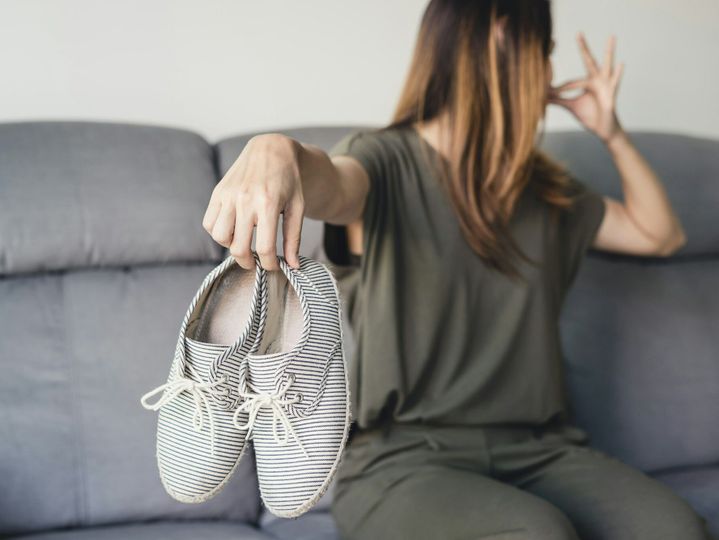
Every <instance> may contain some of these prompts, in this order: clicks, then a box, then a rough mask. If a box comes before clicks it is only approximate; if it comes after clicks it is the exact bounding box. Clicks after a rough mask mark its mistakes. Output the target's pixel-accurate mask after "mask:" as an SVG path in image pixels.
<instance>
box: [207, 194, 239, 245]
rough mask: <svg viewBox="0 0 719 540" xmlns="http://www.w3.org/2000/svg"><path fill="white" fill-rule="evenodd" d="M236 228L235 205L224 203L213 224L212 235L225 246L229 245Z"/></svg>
mask: <svg viewBox="0 0 719 540" xmlns="http://www.w3.org/2000/svg"><path fill="white" fill-rule="evenodd" d="M234 230H235V205H233V204H222V206H221V208H220V212H219V214H218V216H217V220H215V223H214V225H213V226H212V232H211V233H210V235H211V236H212V238H213V239H214V240H215V242H217V243H218V244H220V245H221V246H224V247H229V245H230V243H231V242H232V234H233V232H234Z"/></svg>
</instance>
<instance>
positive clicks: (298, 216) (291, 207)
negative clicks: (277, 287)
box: [282, 197, 305, 268]
mask: <svg viewBox="0 0 719 540" xmlns="http://www.w3.org/2000/svg"><path fill="white" fill-rule="evenodd" d="M304 212H305V209H304V202H303V201H302V200H300V199H299V198H297V197H296V198H294V199H293V200H292V201H291V202H290V204H288V205H287V207H286V208H285V211H284V213H283V217H282V237H283V247H282V250H283V253H284V254H285V260H287V262H288V263H289V265H290V266H292V267H293V268H299V267H300V259H299V253H300V238H301V236H302V219H303V217H304Z"/></svg>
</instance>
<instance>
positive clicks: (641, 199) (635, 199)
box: [606, 130, 686, 252]
mask: <svg viewBox="0 0 719 540" xmlns="http://www.w3.org/2000/svg"><path fill="white" fill-rule="evenodd" d="M606 145H607V149H608V150H609V153H610V154H611V156H612V159H613V160H614V164H615V165H616V167H617V170H618V171H619V175H620V177H621V180H622V190H623V192H624V205H625V207H626V209H627V213H628V215H629V217H630V218H631V219H632V221H634V223H635V224H636V226H637V227H638V228H639V229H641V230H642V231H643V232H644V233H645V234H646V235H647V236H648V237H649V238H652V239H653V240H654V241H655V242H657V245H658V246H659V251H660V252H672V251H674V250H675V249H676V248H678V247H679V246H681V245H682V244H684V242H685V241H686V236H685V234H684V230H683V229H682V226H681V223H680V221H679V219H678V218H677V216H676V214H675V213H674V210H673V208H672V206H671V203H670V201H669V198H668V197H667V194H666V192H665V191H664V187H663V186H662V183H661V181H660V180H659V178H658V177H657V175H656V174H655V173H654V171H653V170H652V168H651V166H650V165H649V163H647V161H646V160H645V159H644V157H643V156H642V155H641V154H640V153H639V151H638V150H637V148H636V147H635V146H634V144H633V143H632V141H631V139H630V138H629V135H628V134H627V133H626V132H625V131H624V130H620V131H618V132H617V133H616V134H615V135H613V136H612V138H611V139H610V140H608V141H607V143H606Z"/></svg>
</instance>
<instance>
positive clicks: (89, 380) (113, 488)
mask: <svg viewBox="0 0 719 540" xmlns="http://www.w3.org/2000/svg"><path fill="white" fill-rule="evenodd" d="M213 266H214V264H207V263H205V264H186V265H168V266H143V267H137V268H132V269H128V270H122V269H118V270H109V269H106V270H103V271H98V270H76V271H73V272H59V273H52V274H47V275H39V276H35V275H33V276H17V277H13V278H6V279H0V319H1V320H2V324H0V359H2V362H1V367H2V376H0V411H2V414H0V478H2V481H3V489H2V490H0V536H2V534H3V533H4V534H10V533H14V534H19V533H21V532H32V531H38V530H44V529H52V528H58V527H78V526H98V525H105V524H110V523H118V522H133V521H143V520H148V519H155V520H157V519H210V518H212V519H215V518H217V519H229V520H235V521H243V522H248V523H256V521H257V519H258V514H259V505H260V501H259V492H258V487H257V481H256V477H255V472H254V463H253V459H252V454H251V453H248V454H246V455H245V457H244V458H243V462H242V463H241V465H240V467H239V469H238V471H237V472H236V473H235V476H234V477H233V479H232V480H231V481H230V483H229V484H228V485H227V486H226V487H225V488H224V490H223V491H222V492H221V493H220V494H219V495H218V496H217V497H215V498H213V499H212V500H210V501H209V502H206V503H203V504H199V505H187V504H182V503H178V502H175V501H174V500H173V499H171V498H170V497H169V495H167V494H166V493H165V491H164V489H163V487H162V485H161V483H160V479H159V474H158V470H157V465H156V460H155V431H156V425H157V424H156V422H157V414H156V413H154V412H151V411H147V410H145V409H143V408H142V406H141V405H140V402H139V400H140V397H141V396H142V394H144V393H145V392H147V391H149V390H150V389H152V388H154V387H156V386H158V385H159V384H162V383H164V382H165V381H166V379H167V374H168V370H169V366H170V362H171V360H172V356H173V354H174V351H175V345H176V342H177V337H178V332H179V328H180V323H181V320H182V318H183V316H184V315H185V311H186V309H187V307H188V305H189V303H190V301H191V299H192V296H193V295H194V293H195V291H196V290H197V287H198V286H199V285H200V283H201V282H202V279H203V278H204V277H205V275H206V274H207V273H208V272H209V271H210V270H211V269H212V268H213Z"/></svg>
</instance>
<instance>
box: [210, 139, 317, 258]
mask: <svg viewBox="0 0 719 540" xmlns="http://www.w3.org/2000/svg"><path fill="white" fill-rule="evenodd" d="M300 146H301V145H300V143H298V142H297V141H295V140H294V139H291V138H290V137H286V136H285V135H282V134H279V133H269V134H263V135H258V136H255V137H253V138H252V139H250V141H249V142H248V143H247V144H246V145H245V148H244V149H243V150H242V153H241V154H240V156H239V157H238V158H237V160H236V161H235V163H234V164H233V165H232V167H230V170H229V171H227V174H225V176H224V177H223V178H222V180H220V182H219V183H218V184H217V185H216V186H215V189H214V190H213V192H212V196H211V198H210V202H209V204H208V206H207V210H206V211H205V216H204V217H203V219H202V226H203V227H204V228H205V230H206V231H207V232H208V233H210V235H211V236H212V238H213V239H214V240H215V241H216V242H217V243H219V244H221V245H222V246H224V247H226V248H229V250H230V254H231V255H232V256H233V257H234V258H235V260H236V261H237V263H238V264H239V265H240V266H241V267H243V268H246V269H251V268H254V265H255V262H254V257H253V255H252V236H253V233H254V231H255V228H256V229H257V237H256V239H255V251H257V254H258V255H259V258H260V263H261V265H262V268H264V269H265V270H278V269H279V265H278V261H277V250H276V245H277V231H278V228H279V225H278V222H279V219H280V214H282V216H283V218H282V235H283V251H284V255H285V259H286V260H287V263H288V264H289V265H290V266H292V267H294V268H299V264H300V263H299V246H300V235H301V232H302V219H303V217H304V211H305V203H304V197H303V191H302V181H301V176H300V167H299V156H298V153H299V151H300Z"/></svg>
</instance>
